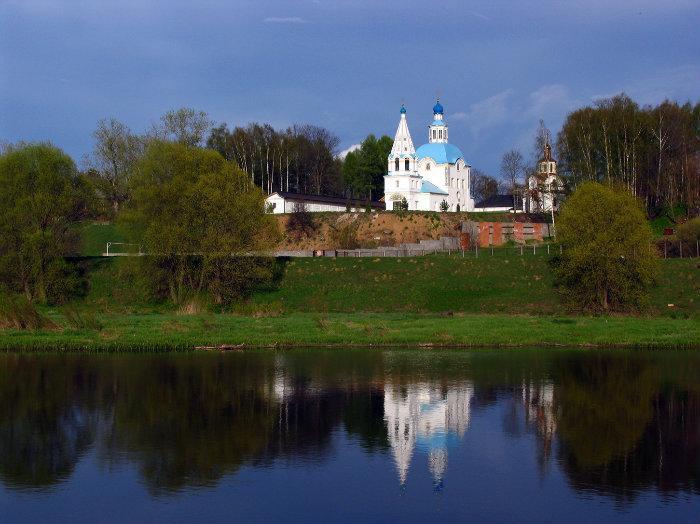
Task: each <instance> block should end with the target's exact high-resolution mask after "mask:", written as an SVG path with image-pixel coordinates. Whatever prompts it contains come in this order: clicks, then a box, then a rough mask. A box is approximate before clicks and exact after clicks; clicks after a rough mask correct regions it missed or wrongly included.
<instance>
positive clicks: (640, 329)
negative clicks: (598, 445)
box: [0, 311, 700, 351]
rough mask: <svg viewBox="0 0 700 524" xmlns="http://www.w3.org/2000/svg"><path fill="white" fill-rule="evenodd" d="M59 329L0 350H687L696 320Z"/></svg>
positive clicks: (358, 316)
mask: <svg viewBox="0 0 700 524" xmlns="http://www.w3.org/2000/svg"><path fill="white" fill-rule="evenodd" d="M51 317H52V318H53V319H54V320H55V321H56V322H57V323H58V324H59V325H60V326H61V328H59V329H57V330H44V331H34V332H28V331H14V330H5V331H4V332H2V334H1V335H0V348H2V349H27V350H48V351H57V350H101V351H102V350H112V351H129V350H142V351H143V350H175V349H185V350H186V349H193V348H195V347H196V346H218V345H222V344H227V345H229V344H231V345H236V344H244V345H245V346H249V347H252V346H265V347H294V346H319V345H320V346H339V347H340V346H413V347H415V346H424V347H460V346H461V347H545V346H567V347H655V348H693V347H698V341H700V322H698V321H697V320H695V319H672V318H646V317H578V318H572V317H560V316H550V317H545V316H528V315H522V316H520V315H473V314H455V315H452V316H445V315H436V314H416V313H290V314H282V315H279V316H272V317H254V316H238V315H234V314H222V313H219V314H213V313H211V314H200V315H176V314H173V313H152V314H145V313H140V314H132V315H125V314H122V315H111V316H109V317H103V318H102V321H103V325H102V326H101V327H100V329H85V328H82V329H77V328H74V327H70V326H68V325H67V324H66V322H65V319H63V318H62V316H61V313H60V312H58V311H54V312H52V314H51Z"/></svg>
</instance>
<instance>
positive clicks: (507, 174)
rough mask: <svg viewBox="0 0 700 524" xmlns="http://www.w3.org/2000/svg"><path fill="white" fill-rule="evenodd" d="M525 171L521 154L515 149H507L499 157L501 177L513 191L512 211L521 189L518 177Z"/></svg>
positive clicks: (514, 208) (515, 206) (515, 207)
mask: <svg viewBox="0 0 700 524" xmlns="http://www.w3.org/2000/svg"><path fill="white" fill-rule="evenodd" d="M524 171H525V164H524V162H523V155H522V154H521V153H520V151H518V150H517V149H511V150H510V151H507V152H506V153H505V154H504V155H503V158H502V159H501V177H502V178H503V180H504V182H505V183H506V184H508V188H509V189H510V191H512V193H513V212H515V210H516V209H517V195H518V193H519V192H520V191H521V189H522V184H521V183H520V179H521V177H522V176H523V173H524Z"/></svg>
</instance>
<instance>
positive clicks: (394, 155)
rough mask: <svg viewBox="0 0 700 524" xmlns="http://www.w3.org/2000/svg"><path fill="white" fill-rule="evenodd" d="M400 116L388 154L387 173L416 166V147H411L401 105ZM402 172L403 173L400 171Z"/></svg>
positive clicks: (409, 169) (408, 170)
mask: <svg viewBox="0 0 700 524" xmlns="http://www.w3.org/2000/svg"><path fill="white" fill-rule="evenodd" d="M399 113H400V114H401V118H400V119H399V126H398V127H397V128H396V135H395V136H394V145H393V147H392V148H391V153H390V154H389V173H390V174H391V173H395V174H399V172H400V171H401V172H413V171H414V170H415V168H416V159H415V156H416V149H415V147H413V140H412V139H411V132H410V131H409V130H408V122H407V120H406V107H404V105H403V104H402V105H401V111H400V112H399ZM402 174H403V173H402Z"/></svg>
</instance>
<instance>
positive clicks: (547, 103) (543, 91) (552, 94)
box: [524, 84, 577, 120]
mask: <svg viewBox="0 0 700 524" xmlns="http://www.w3.org/2000/svg"><path fill="white" fill-rule="evenodd" d="M528 98H529V100H528V108H527V110H526V111H525V113H524V115H525V116H526V117H527V118H532V119H537V120H539V119H540V118H544V119H547V118H548V117H551V116H553V115H560V114H561V113H564V112H568V111H571V110H572V109H575V108H576V105H577V101H576V100H575V99H574V98H573V97H572V96H571V94H570V93H569V90H568V88H567V87H566V86H564V85H562V84H548V85H543V86H542V87H540V88H539V89H537V90H535V91H533V92H532V93H530V96H529V97H528Z"/></svg>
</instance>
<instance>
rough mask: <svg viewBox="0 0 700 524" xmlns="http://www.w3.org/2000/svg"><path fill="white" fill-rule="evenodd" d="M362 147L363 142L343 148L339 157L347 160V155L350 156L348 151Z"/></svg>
mask: <svg viewBox="0 0 700 524" xmlns="http://www.w3.org/2000/svg"><path fill="white" fill-rule="evenodd" d="M360 147H362V144H353V145H351V146H350V147H348V148H347V149H343V150H342V151H341V152H340V153H338V158H340V159H341V160H345V157H346V156H348V153H352V152H353V151H357V150H358V149H360Z"/></svg>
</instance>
